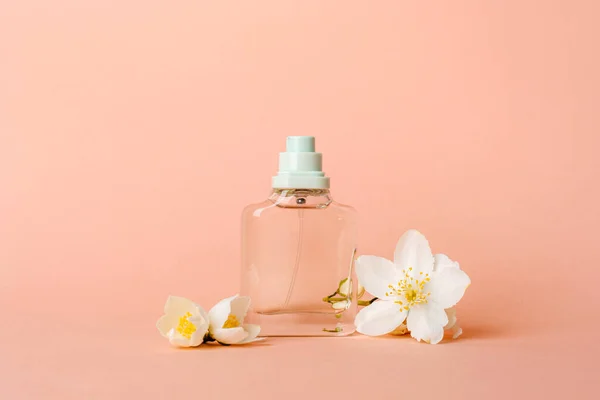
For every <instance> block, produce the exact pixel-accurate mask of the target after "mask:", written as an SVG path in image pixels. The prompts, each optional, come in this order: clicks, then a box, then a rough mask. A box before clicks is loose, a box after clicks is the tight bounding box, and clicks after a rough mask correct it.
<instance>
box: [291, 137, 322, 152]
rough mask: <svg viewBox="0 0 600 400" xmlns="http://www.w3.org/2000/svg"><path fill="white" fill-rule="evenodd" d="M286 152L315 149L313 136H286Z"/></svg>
mask: <svg viewBox="0 0 600 400" xmlns="http://www.w3.org/2000/svg"><path fill="white" fill-rule="evenodd" d="M286 151H287V152H288V153H305V152H308V153H311V152H314V151H315V138H314V136H288V138H287V143H286Z"/></svg>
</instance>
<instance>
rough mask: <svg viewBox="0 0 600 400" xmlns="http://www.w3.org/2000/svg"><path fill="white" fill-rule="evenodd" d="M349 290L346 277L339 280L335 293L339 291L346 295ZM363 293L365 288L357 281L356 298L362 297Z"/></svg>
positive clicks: (348, 282)
mask: <svg viewBox="0 0 600 400" xmlns="http://www.w3.org/2000/svg"><path fill="white" fill-rule="evenodd" d="M350 292H351V288H350V280H349V279H348V278H346V279H344V280H342V281H341V282H340V285H339V286H338V290H337V293H339V294H340V295H342V296H346V297H348V295H349V294H350ZM364 294H365V288H364V287H363V285H361V284H360V282H359V283H358V295H357V296H356V298H358V299H360V298H361V297H363V295H364Z"/></svg>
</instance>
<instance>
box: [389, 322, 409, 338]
mask: <svg viewBox="0 0 600 400" xmlns="http://www.w3.org/2000/svg"><path fill="white" fill-rule="evenodd" d="M407 333H408V328H407V327H406V324H402V325H400V326H399V327H397V328H396V329H394V330H393V331H391V332H390V334H391V335H395V336H402V335H406V334H407Z"/></svg>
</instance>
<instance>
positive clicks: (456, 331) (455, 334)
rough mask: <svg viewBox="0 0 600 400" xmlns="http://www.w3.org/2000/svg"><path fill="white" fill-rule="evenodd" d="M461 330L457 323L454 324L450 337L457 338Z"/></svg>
mask: <svg viewBox="0 0 600 400" xmlns="http://www.w3.org/2000/svg"><path fill="white" fill-rule="evenodd" d="M462 333H463V331H462V328H461V327H460V326H458V324H455V325H454V326H453V327H452V339H458V337H459V336H460V335H462Z"/></svg>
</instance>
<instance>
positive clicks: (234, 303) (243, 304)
mask: <svg viewBox="0 0 600 400" xmlns="http://www.w3.org/2000/svg"><path fill="white" fill-rule="evenodd" d="M248 308H250V297H248V296H238V297H236V298H234V299H233V300H231V312H230V314H232V315H234V316H235V318H236V319H237V320H238V322H239V323H240V324H243V323H244V318H246V314H247V313H248ZM221 326H222V325H221Z"/></svg>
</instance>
